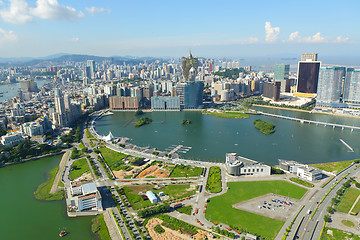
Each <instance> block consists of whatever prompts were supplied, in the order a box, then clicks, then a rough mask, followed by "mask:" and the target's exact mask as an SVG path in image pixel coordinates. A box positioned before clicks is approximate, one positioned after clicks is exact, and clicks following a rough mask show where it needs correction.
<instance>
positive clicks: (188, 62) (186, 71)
mask: <svg viewBox="0 0 360 240" xmlns="http://www.w3.org/2000/svg"><path fill="white" fill-rule="evenodd" d="M182 59H183V62H182V70H183V76H184V79H185V81H186V82H187V81H194V80H195V79H192V78H189V77H190V75H191V74H195V76H196V75H197V73H198V66H199V60H198V58H197V57H193V56H192V55H191V52H189V56H188V57H187V58H186V57H183V58H182ZM190 70H192V71H191V74H190Z"/></svg>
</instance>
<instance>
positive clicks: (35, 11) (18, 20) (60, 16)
mask: <svg viewBox="0 0 360 240" xmlns="http://www.w3.org/2000/svg"><path fill="white" fill-rule="evenodd" d="M0 1H1V0H0ZM9 3H10V4H9V6H8V8H3V9H1V10H0V16H1V18H2V19H3V20H4V21H5V22H10V23H15V24H24V23H28V22H31V21H32V20H33V17H38V18H42V19H51V20H65V21H73V20H76V19H79V18H83V17H85V15H84V13H83V12H81V11H77V10H76V9H75V8H72V7H69V6H65V5H61V4H59V2H58V0H37V1H36V6H35V7H30V6H29V4H28V2H27V1H26V0H9Z"/></svg>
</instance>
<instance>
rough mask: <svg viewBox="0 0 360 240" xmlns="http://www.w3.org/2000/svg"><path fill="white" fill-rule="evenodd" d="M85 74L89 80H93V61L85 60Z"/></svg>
mask: <svg viewBox="0 0 360 240" xmlns="http://www.w3.org/2000/svg"><path fill="white" fill-rule="evenodd" d="M85 69H86V72H87V74H86V75H87V77H88V78H90V79H93V78H95V71H96V69H95V61H94V60H87V62H86V68H85Z"/></svg>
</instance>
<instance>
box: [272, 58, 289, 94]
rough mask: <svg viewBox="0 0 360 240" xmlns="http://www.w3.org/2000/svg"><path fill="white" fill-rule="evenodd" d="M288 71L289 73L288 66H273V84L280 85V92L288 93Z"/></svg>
mask: <svg viewBox="0 0 360 240" xmlns="http://www.w3.org/2000/svg"><path fill="white" fill-rule="evenodd" d="M289 71H290V65H289V64H278V65H275V69H274V79H275V82H280V83H281V87H280V91H281V92H290V82H289Z"/></svg>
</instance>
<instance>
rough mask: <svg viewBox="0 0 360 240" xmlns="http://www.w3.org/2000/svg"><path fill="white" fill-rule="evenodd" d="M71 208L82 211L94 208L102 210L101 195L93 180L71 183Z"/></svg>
mask: <svg viewBox="0 0 360 240" xmlns="http://www.w3.org/2000/svg"><path fill="white" fill-rule="evenodd" d="M70 192H71V200H70V203H71V204H70V206H68V207H69V208H70V209H71V210H76V211H84V210H95V211H103V208H102V203H101V195H100V193H99V191H98V190H97V188H96V185H95V183H94V182H90V183H85V184H81V183H80V182H72V183H71V189H70Z"/></svg>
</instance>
